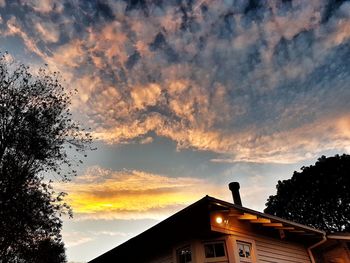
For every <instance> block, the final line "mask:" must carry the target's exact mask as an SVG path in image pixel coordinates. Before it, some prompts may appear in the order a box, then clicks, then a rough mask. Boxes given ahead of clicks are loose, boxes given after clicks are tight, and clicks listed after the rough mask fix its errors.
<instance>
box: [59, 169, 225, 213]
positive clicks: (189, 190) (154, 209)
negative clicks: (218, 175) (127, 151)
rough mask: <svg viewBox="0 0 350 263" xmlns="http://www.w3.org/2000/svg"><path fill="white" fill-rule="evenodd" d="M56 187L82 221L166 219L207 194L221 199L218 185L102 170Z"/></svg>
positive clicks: (133, 172)
mask: <svg viewBox="0 0 350 263" xmlns="http://www.w3.org/2000/svg"><path fill="white" fill-rule="evenodd" d="M56 187H57V188H58V189H62V190H64V191H66V192H67V193H68V194H69V195H68V198H67V201H68V202H69V203H70V205H71V206H72V208H73V210H74V212H75V213H76V214H78V215H79V216H80V217H82V218H89V217H90V218H139V217H142V218H147V217H148V218H162V217H164V216H165V215H168V214H169V213H170V212H173V211H176V210H178V209H180V208H182V207H183V206H185V205H188V204H189V203H191V202H194V201H197V200H198V199H199V198H201V197H203V196H204V194H203V193H213V194H216V195H220V193H219V192H218V187H217V186H216V185H213V184H210V183H209V182H206V181H205V180H203V179H198V178H184V177H177V178H171V177H166V176H162V175H155V174H151V173H145V172H141V171H137V170H132V171H127V170H123V171H112V170H106V169H102V168H99V167H93V168H90V169H88V170H87V172H86V174H85V175H82V176H79V177H77V178H75V180H73V181H72V182H69V183H68V184H56Z"/></svg>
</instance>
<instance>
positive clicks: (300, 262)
mask: <svg viewBox="0 0 350 263" xmlns="http://www.w3.org/2000/svg"><path fill="white" fill-rule="evenodd" d="M255 242H256V250H257V251H256V252H257V258H258V260H259V262H268V263H310V258H309V255H308V254H307V251H306V249H305V248H304V247H302V246H298V245H295V244H292V243H286V242H279V241H270V240H263V239H260V238H259V239H256V241H255Z"/></svg>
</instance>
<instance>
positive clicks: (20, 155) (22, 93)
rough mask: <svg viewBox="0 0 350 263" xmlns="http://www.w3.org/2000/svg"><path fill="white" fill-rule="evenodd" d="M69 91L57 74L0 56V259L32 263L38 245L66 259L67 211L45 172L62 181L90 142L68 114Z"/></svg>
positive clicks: (70, 172)
mask: <svg viewBox="0 0 350 263" xmlns="http://www.w3.org/2000/svg"><path fill="white" fill-rule="evenodd" d="M72 94H73V92H67V91H66V90H65V89H64V87H63V86H62V85H61V84H60V77H59V74H58V73H56V72H53V73H50V72H48V71H47V70H45V69H40V70H39V71H38V73H37V74H33V73H32V72H31V70H30V68H29V67H27V66H25V65H19V64H17V63H16V62H15V61H13V60H12V58H11V56H10V55H8V54H4V55H2V56H1V57H0V262H38V261H37V260H34V261H33V258H34V257H35V255H39V254H40V253H41V252H42V253H44V251H41V249H42V248H45V250H46V252H47V251H48V250H50V249H51V248H52V249H51V254H52V255H55V257H56V258H57V259H60V260H59V261H57V262H65V261H66V260H65V256H64V246H63V243H62V241H61V234H60V231H61V228H62V221H61V219H60V216H61V215H62V214H69V215H71V210H70V208H69V206H68V205H67V204H66V203H65V202H64V200H63V197H64V195H65V193H61V192H59V193H56V192H55V191H54V190H53V188H52V186H51V183H52V181H51V180H49V181H48V180H47V177H48V176H50V177H52V178H57V179H59V180H63V181H68V180H69V178H70V177H71V176H74V175H75V174H76V170H74V167H75V165H76V164H77V163H79V162H81V160H80V159H79V158H78V157H79V156H80V155H79V153H83V154H84V152H85V150H87V149H88V148H89V147H90V142H91V135H90V134H89V133H87V132H85V131H84V130H82V129H81V128H80V127H79V126H78V125H77V124H76V123H75V122H74V121H73V120H72V119H71V114H70V112H69V106H70V97H71V96H72ZM69 148H72V150H73V149H75V152H77V154H74V155H73V156H72V155H70V154H69V152H71V151H68V149H69ZM62 249H63V252H62ZM46 252H45V253H46ZM55 253H56V254H55ZM62 253H63V254H62ZM62 255H63V256H62ZM42 260H44V261H40V262H56V261H52V260H49V259H47V260H46V259H45V258H44V259H42ZM45 260H46V261H45Z"/></svg>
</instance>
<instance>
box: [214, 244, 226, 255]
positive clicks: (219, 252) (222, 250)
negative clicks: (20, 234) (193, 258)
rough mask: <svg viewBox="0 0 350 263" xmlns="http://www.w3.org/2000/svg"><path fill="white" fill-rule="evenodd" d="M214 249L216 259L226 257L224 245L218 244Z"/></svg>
mask: <svg viewBox="0 0 350 263" xmlns="http://www.w3.org/2000/svg"><path fill="white" fill-rule="evenodd" d="M214 248H215V256H216V257H224V256H225V248H224V243H216V244H215V245H214Z"/></svg>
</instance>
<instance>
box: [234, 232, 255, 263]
mask: <svg viewBox="0 0 350 263" xmlns="http://www.w3.org/2000/svg"><path fill="white" fill-rule="evenodd" d="M237 242H241V243H246V244H249V245H250V246H251V251H250V253H251V258H250V259H244V258H241V257H240V256H239V249H238V243H237ZM232 243H233V253H234V258H235V262H237V263H256V262H257V259H256V245H255V241H254V240H253V239H249V238H246V237H242V236H233V240H232Z"/></svg>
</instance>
